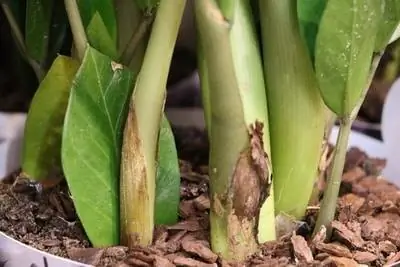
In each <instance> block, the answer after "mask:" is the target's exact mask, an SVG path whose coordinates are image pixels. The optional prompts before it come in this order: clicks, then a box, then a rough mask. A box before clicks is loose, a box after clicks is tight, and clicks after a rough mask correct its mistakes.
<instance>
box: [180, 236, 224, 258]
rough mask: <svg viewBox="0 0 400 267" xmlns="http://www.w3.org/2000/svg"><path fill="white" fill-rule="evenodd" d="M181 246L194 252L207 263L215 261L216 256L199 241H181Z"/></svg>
mask: <svg viewBox="0 0 400 267" xmlns="http://www.w3.org/2000/svg"><path fill="white" fill-rule="evenodd" d="M182 248H183V250H185V251H186V252H188V253H191V254H195V255H197V256H199V257H200V258H201V259H203V260H204V261H206V262H208V263H214V262H216V261H217V259H218V256H217V255H216V254H215V253H214V252H212V251H211V249H209V248H208V247H206V246H205V245H204V244H203V243H202V242H199V241H183V242H182Z"/></svg>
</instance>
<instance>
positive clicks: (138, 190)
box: [120, 0, 186, 247]
mask: <svg viewBox="0 0 400 267" xmlns="http://www.w3.org/2000/svg"><path fill="white" fill-rule="evenodd" d="M185 4H186V0H162V1H161V2H160V5H159V7H158V10H157V14H156V18H155V21H154V24H153V28H152V32H151V34H150V39H149V42H148V45H147V49H146V53H145V56H144V59H143V64H142V68H141V70H140V72H139V75H138V78H137V80H136V85H135V90H134V92H133V95H132V99H131V102H130V108H129V112H128V118H127V122H126V125H125V130H124V139H123V146H122V162H121V178H120V179H121V180H120V191H121V193H120V202H121V209H120V210H121V242H122V244H124V245H127V246H129V247H132V246H134V245H138V244H139V245H144V246H146V245H149V244H151V242H152V238H153V228H154V203H155V180H156V156H157V153H156V152H157V145H158V134H159V128H160V120H161V115H162V112H163V106H164V101H165V88H166V84H167V76H168V72H169V67H170V63H171V59H172V53H173V50H174V46H175V42H176V38H177V36H178V29H179V26H180V22H181V19H182V16H183V10H184V8H185Z"/></svg>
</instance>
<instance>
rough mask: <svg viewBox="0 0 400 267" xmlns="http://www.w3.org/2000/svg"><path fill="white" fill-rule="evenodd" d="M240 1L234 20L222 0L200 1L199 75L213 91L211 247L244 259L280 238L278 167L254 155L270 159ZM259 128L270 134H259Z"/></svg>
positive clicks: (256, 60) (257, 68)
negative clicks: (274, 172)
mask: <svg viewBox="0 0 400 267" xmlns="http://www.w3.org/2000/svg"><path fill="white" fill-rule="evenodd" d="M236 2H237V4H236V6H235V10H233V11H232V12H233V13H234V16H235V20H234V21H233V22H228V21H227V20H226V18H225V17H224V15H223V13H222V10H220V8H219V7H218V5H217V2H216V1H215V0H202V1H195V2H194V4H195V16H196V25H197V29H198V33H199V39H198V40H199V41H200V42H201V44H200V47H199V49H200V51H199V56H200V57H201V58H200V59H199V62H200V72H201V73H200V77H201V78H202V80H201V83H202V84H203V85H202V86H205V87H206V88H207V92H203V99H206V101H207V103H205V105H204V108H205V109H208V110H206V112H205V115H206V121H207V124H208V125H207V129H208V133H209V136H210V162H209V168H210V199H211V208H210V226H211V229H210V231H211V233H210V234H211V247H212V249H213V251H214V252H216V253H220V254H221V256H222V257H223V258H224V259H227V260H243V259H245V258H246V257H248V256H249V255H251V254H252V253H254V252H256V251H257V249H258V242H259V240H262V241H266V240H271V239H274V238H275V225H274V209H273V197H272V196H270V197H268V194H272V192H271V191H272V190H271V191H270V190H269V189H270V188H271V181H270V179H269V178H270V172H271V168H270V165H269V164H268V159H267V158H263V157H262V156H261V157H260V158H259V160H260V161H254V158H253V157H252V156H251V155H254V154H252V153H260V154H259V155H265V154H267V155H268V156H269V134H268V133H269V130H268V107H267V101H266V95H265V94H266V93H265V81H264V76H263V69H262V58H261V53H260V51H259V46H258V45H257V43H258V40H257V37H256V34H255V27H254V21H253V17H252V13H251V9H250V6H249V2H248V1H247V0H240V1H236ZM244 54H245V55H246V56H245V57H244V56H243V55H244ZM204 74H205V75H204ZM254 125H257V126H259V125H263V126H264V129H262V131H260V132H258V133H255V132H254V131H253V129H252V127H254ZM258 129H259V128H258ZM259 130H260V129H259ZM257 143H258V146H257ZM260 150H261V151H260ZM256 151H257V152H256ZM265 197H267V198H265Z"/></svg>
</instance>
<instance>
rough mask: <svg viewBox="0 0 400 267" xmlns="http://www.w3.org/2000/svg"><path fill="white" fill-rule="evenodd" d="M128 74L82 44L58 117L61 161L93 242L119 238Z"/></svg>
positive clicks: (114, 242) (112, 242) (103, 243)
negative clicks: (60, 120) (77, 66)
mask: <svg viewBox="0 0 400 267" xmlns="http://www.w3.org/2000/svg"><path fill="white" fill-rule="evenodd" d="M132 81H133V76H132V74H131V72H130V71H129V70H128V69H126V68H125V67H123V66H122V65H119V64H116V63H114V62H112V61H111V59H110V58H109V57H107V56H105V55H103V54H101V53H100V52H98V51H97V50H95V49H94V48H92V47H88V48H87V49H86V52H85V56H84V58H83V60H82V65H81V67H80V69H79V70H78V73H77V74H76V76H75V80H74V84H73V87H72V89H71V95H70V99H69V105H68V108H67V113H66V116H65V122H64V131H63V139H62V164H63V169H64V173H65V176H66V179H67V182H68V186H69V189H70V191H71V194H72V196H73V200H74V204H75V208H76V210H77V213H78V216H79V218H80V220H81V222H82V224H83V227H84V229H85V231H86V233H87V235H88V237H89V239H90V241H91V242H92V244H93V245H94V246H95V247H99V246H107V245H117V244H118V243H119V197H118V192H119V167H120V154H121V140H122V125H123V123H124V119H125V117H126V111H127V109H126V108H127V103H128V99H129V96H130V94H131V92H132Z"/></svg>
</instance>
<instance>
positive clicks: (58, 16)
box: [44, 1, 68, 69]
mask: <svg viewBox="0 0 400 267" xmlns="http://www.w3.org/2000/svg"><path fill="white" fill-rule="evenodd" d="M67 27H68V16H67V12H66V11H65V7H64V2H63V1H55V3H54V6H53V12H52V19H51V27H50V33H49V46H48V52H47V58H46V63H45V66H44V67H45V68H46V69H47V66H50V65H51V64H52V62H53V61H54V58H56V57H57V54H58V53H60V50H61V48H62V46H63V44H64V41H65V37H66V35H67Z"/></svg>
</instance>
